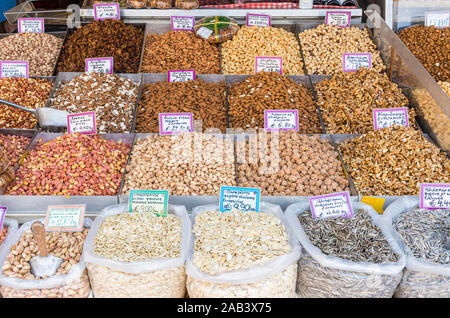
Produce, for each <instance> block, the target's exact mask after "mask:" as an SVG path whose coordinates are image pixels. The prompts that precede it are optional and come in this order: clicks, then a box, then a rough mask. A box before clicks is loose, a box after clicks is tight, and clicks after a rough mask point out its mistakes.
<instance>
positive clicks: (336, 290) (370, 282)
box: [285, 200, 406, 298]
mask: <svg viewBox="0 0 450 318" xmlns="http://www.w3.org/2000/svg"><path fill="white" fill-rule="evenodd" d="M352 208H353V211H354V216H353V217H352V218H353V220H350V219H347V220H345V221H344V222H346V221H350V222H356V224H357V227H351V225H347V226H345V225H343V226H342V225H340V226H339V225H337V226H338V227H334V226H331V225H332V224H331V223H324V224H323V226H320V227H321V230H320V231H319V230H318V229H314V230H313V232H310V233H306V232H305V228H304V227H303V226H302V225H301V224H300V221H299V216H302V217H303V214H306V213H308V214H310V213H311V212H310V206H309V201H308V200H305V201H303V202H298V203H294V204H291V205H290V206H289V207H288V208H287V210H286V211H285V216H286V219H287V222H288V224H289V225H290V226H291V227H292V230H293V232H294V235H295V237H296V239H297V240H298V242H299V243H300V244H301V246H302V248H303V250H302V252H303V256H302V258H301V259H300V260H299V262H298V276H297V293H298V296H299V297H302V298H311V297H312V298H316V297H324V298H330V297H333V298H338V297H357V298H360V297H363V298H366V297H368V298H374V297H383V298H385V297H392V295H393V294H394V291H395V289H396V287H397V285H398V283H399V282H400V280H401V278H402V270H403V268H404V267H405V263H406V257H405V255H404V253H403V252H402V251H401V249H400V247H399V246H398V244H397V243H396V242H395V239H394V238H393V237H392V235H391V234H390V233H389V229H388V228H387V227H386V225H384V224H383V222H382V217H381V216H380V215H378V213H377V212H375V210H373V208H372V207H371V206H369V205H366V204H364V203H361V202H352ZM357 210H359V211H358V212H356V211H357ZM357 213H361V216H362V217H360V218H359V219H358V220H355V218H358V216H357ZM367 214H368V215H369V217H365V216H364V215H367ZM340 219H341V220H342V219H345V218H339V219H336V220H338V222H339V220H340ZM333 220H334V219H331V218H330V219H325V220H318V221H316V220H314V221H313V223H314V222H327V221H328V222H330V221H331V222H333ZM338 222H337V223H338ZM366 222H370V224H367V223H366ZM364 225H369V226H368V227H365V226H364ZM342 229H344V231H342ZM345 229H347V230H346V231H352V229H353V234H350V235H348V237H350V236H352V235H353V236H355V232H354V231H357V232H358V233H359V234H358V235H359V236H362V237H366V238H367V239H364V241H358V239H355V238H353V236H352V238H351V239H350V240H347V241H346V239H347V238H346V236H345V234H344V233H343V232H345ZM323 231H326V232H325V233H324V232H323ZM339 235H341V237H339ZM314 236H315V237H314ZM311 237H314V238H315V239H318V240H320V242H322V243H321V244H323V245H324V246H327V250H328V249H329V248H328V247H330V250H332V251H333V253H331V255H327V254H326V253H325V252H324V251H323V250H321V249H320V248H319V247H317V246H315V245H313V243H312V242H311ZM358 242H360V243H359V244H360V245H358ZM361 242H362V243H361ZM368 242H370V243H368ZM342 243H344V244H343V245H342V246H340V247H339V246H338V247H335V246H334V245H339V244H342ZM350 244H352V245H353V247H350V246H349V245H350ZM369 244H370V247H369V246H368V245H369ZM361 245H362V246H361ZM377 247H379V248H378V249H377ZM322 248H323V247H322ZM336 250H337V251H338V253H334V252H335V251H336ZM333 254H338V255H342V256H341V257H339V256H338V255H333ZM369 256H370V257H371V258H372V259H377V262H374V261H361V258H366V257H367V258H368V257H369ZM344 257H345V258H344ZM350 258H351V259H353V260H350ZM356 259H360V260H359V261H356ZM395 259H396V261H394V260H395Z"/></svg>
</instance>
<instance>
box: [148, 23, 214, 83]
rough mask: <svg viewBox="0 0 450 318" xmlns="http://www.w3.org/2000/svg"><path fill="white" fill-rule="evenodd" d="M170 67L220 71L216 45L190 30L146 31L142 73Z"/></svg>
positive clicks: (206, 71)
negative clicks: (158, 32) (147, 32)
mask: <svg viewBox="0 0 450 318" xmlns="http://www.w3.org/2000/svg"><path fill="white" fill-rule="evenodd" d="M170 70H195V71H196V73H197V74H219V73H220V53H219V48H218V47H217V46H216V45H213V44H210V43H208V42H207V41H206V40H204V39H201V38H198V37H197V36H195V34H194V33H192V32H189V31H169V32H167V33H164V34H157V33H150V34H147V37H146V40H145V48H144V56H143V59H142V66H141V72H142V73H167V72H168V71H170Z"/></svg>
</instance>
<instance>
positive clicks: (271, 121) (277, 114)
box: [264, 109, 299, 131]
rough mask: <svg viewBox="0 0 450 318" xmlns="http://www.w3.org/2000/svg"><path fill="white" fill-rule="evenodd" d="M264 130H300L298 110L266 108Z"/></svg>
mask: <svg viewBox="0 0 450 318" xmlns="http://www.w3.org/2000/svg"><path fill="white" fill-rule="evenodd" d="M264 130H265V131H276V130H283V131H285V130H295V131H298V130H299V129H298V110H297V109H290V110H265V111H264Z"/></svg>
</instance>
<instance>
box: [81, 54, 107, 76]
mask: <svg viewBox="0 0 450 318" xmlns="http://www.w3.org/2000/svg"><path fill="white" fill-rule="evenodd" d="M85 67H86V68H85V71H86V72H99V73H108V74H112V73H113V69H114V58H112V57H99V58H94V59H86V60H85Z"/></svg>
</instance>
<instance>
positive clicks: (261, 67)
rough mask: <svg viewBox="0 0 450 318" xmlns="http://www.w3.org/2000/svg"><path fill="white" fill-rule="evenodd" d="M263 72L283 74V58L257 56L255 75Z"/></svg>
mask: <svg viewBox="0 0 450 318" xmlns="http://www.w3.org/2000/svg"><path fill="white" fill-rule="evenodd" d="M261 71H264V72H277V73H280V74H283V58H282V57H279V56H257V57H256V58H255V73H259V72H261Z"/></svg>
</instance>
